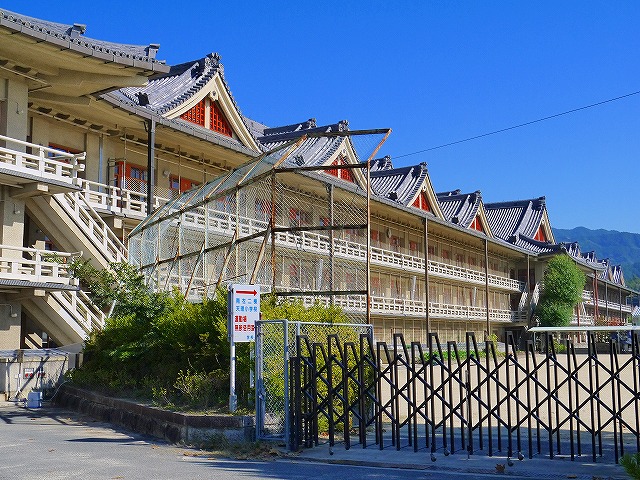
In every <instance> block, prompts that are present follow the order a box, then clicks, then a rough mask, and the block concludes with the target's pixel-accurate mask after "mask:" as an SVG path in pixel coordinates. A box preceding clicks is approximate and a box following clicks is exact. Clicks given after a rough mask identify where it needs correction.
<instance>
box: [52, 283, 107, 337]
mask: <svg viewBox="0 0 640 480" xmlns="http://www.w3.org/2000/svg"><path fill="white" fill-rule="evenodd" d="M51 295H52V297H53V298H54V299H55V300H56V302H58V304H60V305H61V306H62V307H63V308H64V309H65V310H66V311H67V312H68V313H69V315H71V317H72V318H73V320H74V321H75V322H76V323H77V324H78V325H80V327H81V328H82V329H83V330H84V332H85V333H87V334H88V333H90V332H92V331H93V330H101V329H102V328H103V327H104V321H105V317H106V315H105V314H104V313H103V312H102V311H101V310H100V309H98V308H97V307H96V306H95V305H94V304H93V302H92V301H91V299H90V298H89V297H88V296H87V294H86V293H84V292H83V291H82V290H77V291H75V290H71V291H70V290H59V291H54V292H51Z"/></svg>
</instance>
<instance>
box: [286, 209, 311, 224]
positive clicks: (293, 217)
mask: <svg viewBox="0 0 640 480" xmlns="http://www.w3.org/2000/svg"><path fill="white" fill-rule="evenodd" d="M305 225H311V214H310V213H309V212H304V211H302V210H298V209H297V208H290V209H289V226H291V227H302V226H305Z"/></svg>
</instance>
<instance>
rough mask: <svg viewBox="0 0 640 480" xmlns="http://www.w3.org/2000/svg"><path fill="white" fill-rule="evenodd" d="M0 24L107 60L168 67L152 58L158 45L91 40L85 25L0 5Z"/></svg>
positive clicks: (144, 65) (134, 64) (130, 64)
mask: <svg viewBox="0 0 640 480" xmlns="http://www.w3.org/2000/svg"><path fill="white" fill-rule="evenodd" d="M0 26H1V27H5V28H8V29H11V30H13V31H15V32H19V33H21V34H24V35H28V36H30V37H32V38H34V39H37V40H38V41H45V42H48V43H52V44H55V45H58V46H60V47H63V48H68V49H69V50H72V51H76V52H78V53H81V54H83V55H87V56H91V57H96V58H99V59H101V60H104V61H107V62H114V63H119V64H123V65H129V66H133V67H139V68H143V69H148V70H153V71H157V72H166V71H168V70H169V68H168V67H167V66H166V65H165V62H164V61H163V60H157V59H156V53H157V51H158V49H159V48H160V45H157V44H150V45H146V46H142V45H125V44H122V43H113V42H105V41H102V40H95V39H92V38H88V37H85V36H84V32H85V31H86V25H82V24H78V23H76V24H73V25H65V24H62V23H55V22H49V21H46V20H40V19H37V18H33V17H28V16H26V15H21V14H19V13H14V12H10V11H7V10H4V9H1V10H0Z"/></svg>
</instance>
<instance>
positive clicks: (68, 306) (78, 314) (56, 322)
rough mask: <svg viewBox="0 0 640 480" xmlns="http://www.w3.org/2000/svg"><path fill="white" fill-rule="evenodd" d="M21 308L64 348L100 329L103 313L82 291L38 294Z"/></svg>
mask: <svg viewBox="0 0 640 480" xmlns="http://www.w3.org/2000/svg"><path fill="white" fill-rule="evenodd" d="M22 306H23V308H24V309H25V310H26V311H27V312H28V313H29V315H30V316H31V317H32V318H34V319H37V320H36V321H37V322H38V323H40V324H41V326H42V328H43V329H44V330H46V331H47V332H49V335H50V336H52V337H53V338H55V339H56V341H57V342H62V343H63V344H65V345H68V344H72V343H79V342H82V341H83V340H84V339H85V338H86V337H87V336H88V334H89V333H90V332H91V331H92V330H96V329H100V328H102V327H103V326H104V319H105V314H104V313H103V312H101V311H100V310H98V309H97V308H96V307H95V306H94V305H93V303H92V302H91V300H90V299H89V298H88V297H87V295H86V294H85V293H84V292H83V291H82V290H54V291H45V292H40V294H39V295H34V296H32V297H30V298H28V299H25V300H24V301H23V302H22ZM41 319H42V320H41Z"/></svg>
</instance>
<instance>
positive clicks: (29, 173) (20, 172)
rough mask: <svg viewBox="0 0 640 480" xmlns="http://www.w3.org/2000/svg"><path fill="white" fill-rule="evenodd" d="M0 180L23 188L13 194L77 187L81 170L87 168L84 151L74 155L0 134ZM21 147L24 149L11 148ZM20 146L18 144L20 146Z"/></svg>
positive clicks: (28, 194)
mask: <svg viewBox="0 0 640 480" xmlns="http://www.w3.org/2000/svg"><path fill="white" fill-rule="evenodd" d="M0 142H3V143H5V144H6V145H7V146H6V147H0V183H2V184H4V185H9V186H13V187H15V188H18V189H22V191H20V192H17V193H16V194H15V195H13V196H14V197H16V198H18V197H28V196H33V195H40V194H43V193H52V194H53V193H62V192H67V191H70V190H78V189H79V187H78V186H77V177H78V172H81V171H83V170H84V165H81V164H80V163H79V162H80V161H84V159H85V154H84V153H79V154H71V153H67V152H63V151H61V150H56V149H54V148H49V147H43V146H42V145H36V144H33V143H29V142H23V141H21V140H16V139H14V138H10V137H5V136H3V135H0ZM11 146H13V147H14V148H20V149H21V150H26V151H28V152H29V151H30V152H31V153H25V152H23V151H19V150H14V149H12V148H9V147H11ZM18 146H19V147H18Z"/></svg>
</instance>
